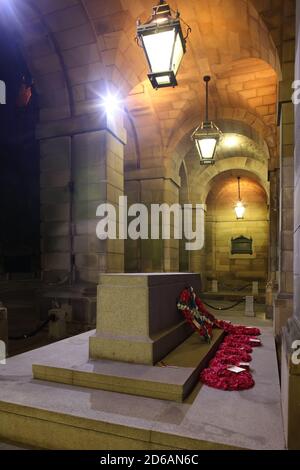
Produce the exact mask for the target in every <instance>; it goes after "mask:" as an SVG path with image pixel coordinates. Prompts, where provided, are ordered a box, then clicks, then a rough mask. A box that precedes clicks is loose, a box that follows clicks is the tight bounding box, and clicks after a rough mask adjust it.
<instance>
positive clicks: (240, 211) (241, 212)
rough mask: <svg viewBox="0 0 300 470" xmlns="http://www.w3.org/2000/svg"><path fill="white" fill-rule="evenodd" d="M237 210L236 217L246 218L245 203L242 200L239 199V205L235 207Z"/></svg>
mask: <svg viewBox="0 0 300 470" xmlns="http://www.w3.org/2000/svg"><path fill="white" fill-rule="evenodd" d="M234 210H235V214H236V218H237V219H243V218H244V215H245V210H246V209H245V206H244V204H243V203H242V201H239V202H238V203H237V205H236V206H235V208H234Z"/></svg>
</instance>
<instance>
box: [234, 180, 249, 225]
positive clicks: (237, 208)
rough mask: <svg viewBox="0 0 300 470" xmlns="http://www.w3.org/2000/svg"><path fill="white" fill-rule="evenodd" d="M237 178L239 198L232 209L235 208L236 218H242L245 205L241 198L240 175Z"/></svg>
mask: <svg viewBox="0 0 300 470" xmlns="http://www.w3.org/2000/svg"><path fill="white" fill-rule="evenodd" d="M237 180H238V198H239V199H238V202H237V203H236V205H235V208H234V210H235V214H236V218H237V220H243V218H244V216H245V211H246V207H245V205H244V203H243V202H242V199H241V177H240V176H238V178H237Z"/></svg>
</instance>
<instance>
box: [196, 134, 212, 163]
mask: <svg viewBox="0 0 300 470" xmlns="http://www.w3.org/2000/svg"><path fill="white" fill-rule="evenodd" d="M196 144H197V148H198V152H199V153H200V155H201V156H202V158H203V159H204V160H212V159H213V157H214V153H215V148H216V145H217V139H213V138H206V139H199V140H196Z"/></svg>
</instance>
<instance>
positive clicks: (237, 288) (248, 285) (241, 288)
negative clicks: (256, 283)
mask: <svg viewBox="0 0 300 470" xmlns="http://www.w3.org/2000/svg"><path fill="white" fill-rule="evenodd" d="M220 286H222V287H225V288H226V289H230V290H232V291H235V292H241V291H242V290H245V289H247V288H248V287H252V284H247V285H246V286H243V287H232V286H229V285H228V284H224V283H223V282H220Z"/></svg>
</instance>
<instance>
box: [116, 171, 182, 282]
mask: <svg viewBox="0 0 300 470" xmlns="http://www.w3.org/2000/svg"><path fill="white" fill-rule="evenodd" d="M179 186H180V181H179V178H178V177H175V176H174V175H172V174H170V173H169V172H167V171H166V170H164V169H161V168H157V169H154V170H152V169H151V170H150V169H149V170H148V169H142V170H136V171H130V172H127V173H126V195H127V196H128V205H130V204H134V203H136V202H142V203H143V204H145V205H146V207H147V208H148V214H149V226H148V229H149V231H148V234H149V239H148V240H136V241H132V240H126V255H125V256H126V271H129V272H146V273H149V272H178V271H179V240H174V238H173V233H174V219H173V216H171V224H170V232H171V240H162V238H161V236H160V239H159V240H151V227H150V220H151V218H150V216H151V204H160V205H161V204H164V203H166V204H168V205H169V206H171V205H173V204H179ZM160 230H161V227H160Z"/></svg>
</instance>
